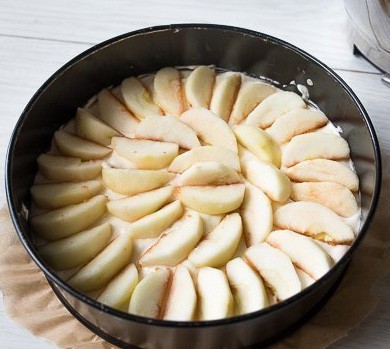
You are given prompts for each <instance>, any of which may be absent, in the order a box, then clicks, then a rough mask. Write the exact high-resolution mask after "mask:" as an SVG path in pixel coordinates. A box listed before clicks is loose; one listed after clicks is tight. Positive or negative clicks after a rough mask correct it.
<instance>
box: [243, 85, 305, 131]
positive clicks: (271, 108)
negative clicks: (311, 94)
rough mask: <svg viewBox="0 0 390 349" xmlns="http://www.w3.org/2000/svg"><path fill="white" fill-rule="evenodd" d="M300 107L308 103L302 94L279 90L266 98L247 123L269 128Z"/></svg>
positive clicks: (247, 119)
mask: <svg viewBox="0 0 390 349" xmlns="http://www.w3.org/2000/svg"><path fill="white" fill-rule="evenodd" d="M298 108H301V109H303V108H306V103H305V101H304V100H303V99H302V98H301V97H300V96H298V95H297V94H296V93H294V92H289V91H279V92H276V93H274V94H272V95H271V96H268V97H267V98H265V99H264V100H263V101H262V102H261V103H260V104H259V105H258V106H257V107H256V108H255V109H254V110H253V111H252V112H251V113H250V114H249V115H248V117H247V118H246V120H245V124H247V125H254V126H258V127H261V128H267V127H269V126H271V125H272V124H273V123H274V121H275V120H277V119H278V118H279V117H280V116H282V115H284V114H286V113H288V112H290V111H291V110H294V109H298Z"/></svg>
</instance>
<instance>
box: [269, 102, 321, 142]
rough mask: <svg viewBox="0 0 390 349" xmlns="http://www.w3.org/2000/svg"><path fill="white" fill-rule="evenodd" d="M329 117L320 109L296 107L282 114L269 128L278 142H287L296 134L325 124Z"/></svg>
mask: <svg viewBox="0 0 390 349" xmlns="http://www.w3.org/2000/svg"><path fill="white" fill-rule="evenodd" d="M327 123H328V118H327V117H326V116H325V114H324V113H322V112H320V111H319V110H310V109H294V110H291V111H290V112H288V113H286V114H284V115H282V116H280V117H279V118H278V119H276V120H275V122H274V123H273V124H272V126H271V127H270V128H268V129H267V132H268V134H269V135H270V136H271V137H272V138H273V139H274V140H275V141H276V143H278V144H282V143H286V142H288V141H290V140H291V138H293V137H294V136H297V135H300V134H302V133H306V132H310V131H313V130H315V129H317V128H320V127H322V126H325V125H326V124H327Z"/></svg>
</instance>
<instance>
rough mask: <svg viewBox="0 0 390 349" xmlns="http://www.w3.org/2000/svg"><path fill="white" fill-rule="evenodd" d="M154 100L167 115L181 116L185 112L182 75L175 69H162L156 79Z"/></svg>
mask: <svg viewBox="0 0 390 349" xmlns="http://www.w3.org/2000/svg"><path fill="white" fill-rule="evenodd" d="M154 100H155V102H156V103H157V104H158V106H159V107H160V108H161V109H162V110H163V111H164V112H165V114H169V115H173V116H179V115H180V114H181V113H183V111H184V106H183V94H182V91H181V80H180V73H179V71H178V70H177V69H175V68H170V67H168V68H163V69H160V70H159V71H158V72H157V73H156V76H155V78H154Z"/></svg>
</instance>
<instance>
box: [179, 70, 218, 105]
mask: <svg viewBox="0 0 390 349" xmlns="http://www.w3.org/2000/svg"><path fill="white" fill-rule="evenodd" d="M214 82H215V71H214V70H213V69H210V68H208V67H206V66H198V67H197V68H195V69H194V70H193V71H192V72H191V74H190V75H189V76H188V78H187V80H186V84H185V94H186V98H187V101H188V102H189V103H190V105H191V106H192V107H204V108H208V107H209V105H210V101H211V96H212V94H213V88H214Z"/></svg>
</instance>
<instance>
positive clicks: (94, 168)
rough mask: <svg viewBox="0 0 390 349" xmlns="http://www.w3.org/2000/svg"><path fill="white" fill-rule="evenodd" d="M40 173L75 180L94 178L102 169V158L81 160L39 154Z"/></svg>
mask: <svg viewBox="0 0 390 349" xmlns="http://www.w3.org/2000/svg"><path fill="white" fill-rule="evenodd" d="M37 162H38V167H39V171H40V172H41V174H42V175H43V176H44V177H46V178H47V179H51V180H54V181H61V182H77V181H87V180H90V179H95V178H96V177H97V176H98V175H99V174H100V173H101V171H102V163H103V161H102V160H92V161H81V159H79V158H73V157H66V156H59V155H51V154H41V155H39V157H38V159H37Z"/></svg>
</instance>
